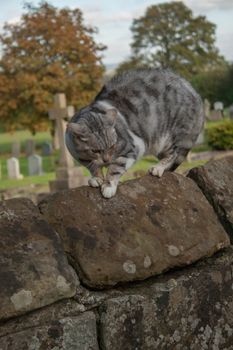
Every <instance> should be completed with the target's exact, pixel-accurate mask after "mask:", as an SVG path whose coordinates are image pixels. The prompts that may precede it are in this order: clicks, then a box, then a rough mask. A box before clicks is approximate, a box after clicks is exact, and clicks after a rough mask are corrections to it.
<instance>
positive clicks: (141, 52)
mask: <svg viewBox="0 0 233 350" xmlns="http://www.w3.org/2000/svg"><path fill="white" fill-rule="evenodd" d="M131 30H132V34H133V41H132V44H131V48H132V55H131V57H130V59H129V61H128V62H127V61H126V62H123V64H122V65H121V66H120V67H119V70H120V69H124V67H125V66H128V67H129V66H131V67H132V66H133V64H132V63H133V62H135V61H137V66H144V65H147V66H152V67H155V66H161V67H163V68H167V67H169V68H171V69H172V70H174V71H176V72H178V73H180V74H181V75H183V76H185V77H187V78H189V77H191V76H192V75H193V74H197V73H198V72H200V71H202V70H203V69H207V68H208V67H209V66H212V65H213V64H219V62H221V61H222V60H223V58H222V57H221V56H220V55H219V53H218V50H217V48H216V47H215V46H214V43H215V25H214V24H213V23H211V22H209V21H207V19H206V18H205V16H197V17H194V15H193V13H192V11H191V10H190V9H189V8H188V7H187V6H185V5H184V4H183V2H169V3H162V4H159V5H153V6H150V7H148V8H147V10H146V13H145V15H144V16H142V17H139V18H137V19H134V20H133V24H132V27H131Z"/></svg>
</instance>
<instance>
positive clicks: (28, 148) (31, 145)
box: [25, 139, 35, 157]
mask: <svg viewBox="0 0 233 350" xmlns="http://www.w3.org/2000/svg"><path fill="white" fill-rule="evenodd" d="M25 152H26V156H27V157H29V156H31V155H32V154H34V152H35V142H34V140H32V139H28V140H26V145H25Z"/></svg>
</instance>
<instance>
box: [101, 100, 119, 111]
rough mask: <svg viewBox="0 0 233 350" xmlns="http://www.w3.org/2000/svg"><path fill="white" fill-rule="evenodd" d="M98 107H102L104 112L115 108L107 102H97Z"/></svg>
mask: <svg viewBox="0 0 233 350" xmlns="http://www.w3.org/2000/svg"><path fill="white" fill-rule="evenodd" d="M98 105H99V106H102V107H103V108H104V109H106V110H108V109H112V108H115V107H113V105H111V103H109V102H107V101H98Z"/></svg>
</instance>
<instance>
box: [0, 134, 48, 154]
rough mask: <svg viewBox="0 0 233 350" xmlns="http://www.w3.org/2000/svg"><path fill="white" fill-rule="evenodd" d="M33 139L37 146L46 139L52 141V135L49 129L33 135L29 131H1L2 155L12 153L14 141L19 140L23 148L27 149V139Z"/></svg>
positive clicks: (0, 147) (0, 150) (0, 145)
mask: <svg viewBox="0 0 233 350" xmlns="http://www.w3.org/2000/svg"><path fill="white" fill-rule="evenodd" d="M28 139H33V140H34V141H35V144H36V148H38V147H40V145H41V144H42V143H43V142H45V141H51V135H50V133H49V132H48V131H44V132H38V133H36V135H35V136H33V135H32V134H31V133H30V132H29V131H27V130H22V131H15V132H14V133H9V132H6V133H0V156H2V155H5V154H8V155H9V154H10V153H11V146H12V143H13V142H15V141H19V142H20V143H21V150H22V151H24V150H25V143H26V140H28Z"/></svg>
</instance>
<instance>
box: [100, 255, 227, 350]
mask: <svg viewBox="0 0 233 350" xmlns="http://www.w3.org/2000/svg"><path fill="white" fill-rule="evenodd" d="M232 264H233V250H232V248H229V249H228V251H227V252H226V253H225V254H219V256H218V257H217V258H216V259H212V258H210V259H208V260H207V262H204V263H203V262H202V263H199V264H197V265H196V266H195V267H191V268H186V269H183V270H182V271H179V272H173V273H169V274H167V275H164V276H162V277H161V278H160V279H159V280H158V281H157V282H154V283H151V284H150V285H149V284H148V285H147V286H145V284H144V288H140V287H139V286H137V288H134V290H133V291H131V293H130V291H129V290H128V292H129V293H128V295H127V292H126V291H125V295H123V296H120V297H116V298H113V299H110V300H107V301H106V302H105V303H104V304H102V305H101V306H100V308H99V313H100V325H99V332H100V335H99V338H100V339H101V349H104V350H119V349H124V350H141V349H143V350H155V349H159V350H198V349H200V350H209V349H211V350H226V349H228V350H232V349H233V312H232V311H233V293H232V284H233V277H232Z"/></svg>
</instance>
